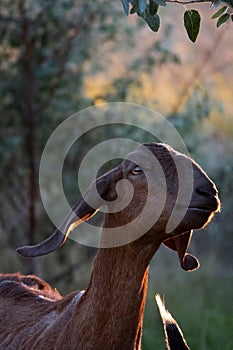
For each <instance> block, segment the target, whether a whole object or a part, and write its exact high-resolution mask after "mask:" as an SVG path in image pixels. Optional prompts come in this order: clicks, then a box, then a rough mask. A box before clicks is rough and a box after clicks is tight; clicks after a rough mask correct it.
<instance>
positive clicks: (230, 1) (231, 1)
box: [223, 0, 233, 7]
mask: <svg viewBox="0 0 233 350" xmlns="http://www.w3.org/2000/svg"><path fill="white" fill-rule="evenodd" d="M223 2H225V3H227V4H228V5H230V6H231V7H233V0H224V1H223Z"/></svg>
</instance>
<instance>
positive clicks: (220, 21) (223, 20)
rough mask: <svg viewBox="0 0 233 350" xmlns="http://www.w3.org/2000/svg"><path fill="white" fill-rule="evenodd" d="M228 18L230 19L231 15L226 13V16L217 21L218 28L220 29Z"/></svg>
mask: <svg viewBox="0 0 233 350" xmlns="http://www.w3.org/2000/svg"><path fill="white" fill-rule="evenodd" d="M228 18H230V14H229V13H224V15H222V16H221V17H219V19H218V21H217V28H218V27H220V26H221V25H222V24H223V23H225V22H226V21H227V20H228Z"/></svg>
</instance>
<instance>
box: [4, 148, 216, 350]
mask: <svg viewBox="0 0 233 350" xmlns="http://www.w3.org/2000/svg"><path fill="white" fill-rule="evenodd" d="M145 147H146V150H148V149H149V150H150V151H151V152H152V153H153V154H154V155H155V157H156V159H157V161H159V163H160V164H161V166H162V168H163V171H164V174H165V178H166V182H167V190H166V191H167V193H166V201H165V206H164V208H163V210H162V213H161V215H160V217H159V218H158V220H157V221H156V222H155V223H154V224H153V226H151V228H150V229H149V230H148V231H147V232H146V233H145V234H144V235H142V236H138V237H137V236H135V234H137V231H139V232H140V228H142V227H143V225H144V222H143V220H138V222H137V225H138V226H137V225H136V227H135V230H134V231H135V232H132V230H131V231H130V230H129V231H126V230H125V231H122V232H120V233H121V234H123V238H124V239H126V238H127V237H130V238H132V237H133V238H135V237H136V238H135V239H133V240H132V239H131V243H128V244H125V245H122V246H118V247H113V248H106V249H104V248H100V249H99V251H98V253H97V256H96V259H95V262H94V266H93V270H92V275H91V280H90V283H89V285H88V288H87V290H86V292H85V293H84V294H83V295H81V294H80V293H79V292H78V291H77V292H73V293H71V294H69V295H68V296H65V297H63V298H62V297H61V296H60V294H59V293H58V292H57V291H54V290H53V289H52V288H51V287H50V286H49V285H48V284H47V283H45V282H44V281H42V280H40V279H39V278H38V277H36V276H21V275H19V274H14V275H5V276H4V275H1V277H0V305H1V308H0V349H4V350H13V349H19V350H33V349H36V350H42V349H43V350H44V349H46V350H93V349H94V350H108V349H111V350H140V349H141V338H142V325H143V314H144V307H145V301H146V292H147V284H148V270H149V263H150V261H151V259H152V257H153V255H154V254H155V252H156V251H157V249H158V248H159V246H160V244H161V243H162V242H164V241H165V240H168V239H171V238H172V239H174V240H175V239H176V236H177V235H182V234H184V233H185V232H188V231H190V230H192V229H193V228H197V229H199V228H201V227H203V226H204V225H206V223H207V222H208V221H209V219H210V217H212V216H213V213H214V212H215V211H217V210H218V209H219V200H218V198H217V191H216V188H215V186H214V184H213V183H212V182H211V180H210V179H209V178H208V177H207V176H206V174H205V173H204V172H203V171H202V170H201V168H200V167H198V165H197V164H196V163H195V162H193V161H192V160H190V159H189V158H187V157H185V156H182V155H179V157H180V158H181V160H182V161H183V162H184V167H185V165H186V164H187V162H189V163H190V162H191V164H192V166H193V169H194V187H193V189H192V190H193V196H192V200H191V207H190V208H191V209H188V208H187V213H186V215H185V217H184V218H183V220H182V222H181V223H180V224H179V226H178V227H177V228H176V229H175V231H173V232H171V233H169V234H168V233H166V224H167V221H168V218H169V216H170V214H171V211H172V209H173V207H174V204H175V202H176V198H177V191H178V180H177V171H176V169H175V166H174V160H173V157H175V156H176V155H177V153H176V152H175V151H174V150H172V149H171V148H170V147H168V146H166V145H160V144H156V143H153V144H147V145H145V146H140V147H139V148H138V149H136V151H134V153H133V155H134V156H138V161H139V164H140V162H142V161H144V162H145V163H146V162H147V160H148V159H147V156H146V153H145V154H144V153H143V152H144V150H145ZM136 163H137V162H136ZM147 163H148V162H147ZM134 166H135V165H134V164H133V163H132V161H129V160H126V161H124V162H123V163H122V164H121V165H120V166H119V167H117V168H115V169H113V170H112V171H110V172H109V173H107V174H105V175H103V176H102V177H100V178H98V179H97V183H96V186H97V188H98V191H99V193H100V194H101V196H102V198H103V199H105V200H108V201H110V202H109V207H110V208H114V205H115V202H112V204H111V201H113V200H115V199H116V198H117V193H116V184H117V182H118V181H119V180H120V179H122V178H123V179H128V180H129V181H130V182H131V183H132V185H133V186H134V193H133V197H132V200H131V202H130V203H129V204H128V206H127V208H125V209H124V210H119V211H118V212H115V213H109V214H106V215H105V221H104V225H103V233H102V238H101V243H106V242H107V243H109V242H111V240H113V239H114V236H112V237H110V239H109V233H108V231H107V228H117V227H121V226H122V225H125V224H126V223H128V222H131V221H132V220H133V219H135V218H138V217H139V218H140V212H141V210H142V208H143V207H144V205H145V197H146V195H147V190H148V187H147V182H146V179H145V178H144V177H143V175H140V176H132V169H133V168H134ZM145 166H146V167H147V168H149V176H151V177H152V180H153V181H154V182H153V183H154V186H153V188H152V189H151V197H152V200H153V201H152V204H151V206H150V208H149V212H148V215H147V220H148V219H149V218H150V217H151V216H152V215H153V213H154V211H156V209H157V207H158V206H159V203H160V196H161V188H163V186H164V184H163V183H161V182H160V178H159V177H158V174H156V173H154V171H153V162H152V163H151V161H150V162H149V163H148V164H146V165H145ZM150 167H151V168H150ZM94 185H95V184H94ZM181 185H182V184H181ZM123 187H124V185H123ZM92 191H93V185H91V186H90V188H89V189H88V190H87V193H86V194H87V198H91V197H92ZM127 195H128V194H127V191H126V190H125V189H124V188H123V191H122V193H121V194H120V195H119V196H118V197H119V199H120V200H121V201H123V203H124V202H125V201H126V199H127V198H126V197H127ZM88 196H89V197H88ZM92 199H93V198H92ZM94 201H95V208H98V207H99V206H100V205H101V200H100V199H98V198H94ZM192 207H195V208H196V207H197V208H203V207H204V208H210V209H209V210H208V211H206V210H195V209H194V210H193V209H192ZM94 213H95V209H94V207H93V208H92V207H91V206H90V205H88V204H87V203H86V202H85V201H84V200H82V199H81V200H79V201H78V202H77V203H76V204H75V206H74V208H73V211H72V213H71V214H70V215H69V216H68V217H67V219H66V220H65V222H64V223H63V226H62V227H61V228H60V230H56V231H55V233H54V234H53V235H52V236H51V237H49V238H48V239H47V240H46V241H44V242H42V243H41V244H38V245H36V246H33V247H23V248H20V249H19V250H18V252H19V253H20V254H22V255H24V256H38V255H43V254H47V253H49V252H51V251H53V250H55V249H57V248H59V247H60V246H61V245H62V244H63V243H64V241H65V238H64V235H63V233H67V231H68V232H69V229H70V227H71V226H72V227H74V226H77V225H76V223H79V222H80V219H83V220H85V219H87V218H88V217H90V216H91V215H94ZM76 215H77V216H78V219H77V217H76ZM77 220H79V221H77ZM189 237H191V236H189ZM189 237H188V238H189ZM181 243H182V239H181ZM188 244H189V239H187V237H185V245H184V246H183V247H182V244H179V245H175V244H174V242H173V243H172V244H171V243H170V244H168V246H170V247H171V248H172V249H178V248H177V247H180V246H181V249H182V252H179V256H180V259H181V262H182V261H183V260H182V259H183V258H184V257H185V254H186V250H187V248H188ZM179 249H180V248H179ZM188 260H190V256H189V259H188ZM191 261H192V260H191ZM184 265H185V264H184ZM191 267H192V266H191ZM177 350H179V349H177Z"/></svg>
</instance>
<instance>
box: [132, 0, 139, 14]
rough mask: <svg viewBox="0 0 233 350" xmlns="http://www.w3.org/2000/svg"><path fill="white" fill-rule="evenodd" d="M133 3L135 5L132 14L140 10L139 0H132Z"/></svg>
mask: <svg viewBox="0 0 233 350" xmlns="http://www.w3.org/2000/svg"><path fill="white" fill-rule="evenodd" d="M131 4H132V6H133V7H132V8H131V11H130V14H131V15H132V14H134V13H136V12H139V6H138V0H134V1H131Z"/></svg>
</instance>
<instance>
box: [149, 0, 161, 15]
mask: <svg viewBox="0 0 233 350" xmlns="http://www.w3.org/2000/svg"><path fill="white" fill-rule="evenodd" d="M158 8H159V5H157V4H156V2H154V1H150V4H149V11H150V14H151V15H155V14H156V13H157V11H158Z"/></svg>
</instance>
